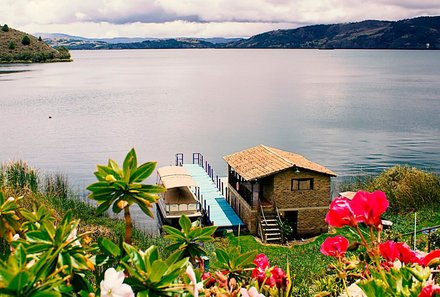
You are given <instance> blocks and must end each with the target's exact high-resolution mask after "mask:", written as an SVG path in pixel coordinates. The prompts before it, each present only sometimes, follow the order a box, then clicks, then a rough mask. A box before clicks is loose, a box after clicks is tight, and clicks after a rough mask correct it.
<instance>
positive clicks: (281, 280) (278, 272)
mask: <svg viewBox="0 0 440 297" xmlns="http://www.w3.org/2000/svg"><path fill="white" fill-rule="evenodd" d="M270 273H271V274H272V276H273V278H274V280H275V285H276V286H277V288H281V287H286V286H287V284H288V280H287V275H286V273H285V272H284V270H282V269H281V268H279V267H278V266H275V267H274V268H272V270H271V271H270Z"/></svg>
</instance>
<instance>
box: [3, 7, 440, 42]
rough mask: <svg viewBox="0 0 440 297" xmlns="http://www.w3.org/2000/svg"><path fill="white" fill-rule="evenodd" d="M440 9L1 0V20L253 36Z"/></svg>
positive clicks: (84, 32)
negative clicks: (281, 30) (309, 26)
mask: <svg viewBox="0 0 440 297" xmlns="http://www.w3.org/2000/svg"><path fill="white" fill-rule="evenodd" d="M425 15H427V16H433V15H440V0H1V5H0V24H4V23H6V24H8V25H9V26H10V27H12V28H15V29H18V30H21V31H25V32H28V33H37V32H38V33H66V34H70V35H76V36H83V37H90V38H111V37H158V38H170V37H249V36H252V35H255V34H258V33H262V32H266V31H270V30H275V29H291V28H297V27H300V26H305V25H311V24H330V23H344V22H355V21H361V20H365V19H378V20H400V19H406V18H412V17H416V16H425Z"/></svg>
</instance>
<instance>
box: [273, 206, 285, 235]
mask: <svg viewBox="0 0 440 297" xmlns="http://www.w3.org/2000/svg"><path fill="white" fill-rule="evenodd" d="M273 204H274V206H275V211H276V213H277V220H278V222H279V224H280V228H281V237H282V240H283V242H284V234H283V232H282V230H283V227H284V223H283V221H282V220H281V216H280V212H279V210H278V206H277V202H276V201H275V199H273Z"/></svg>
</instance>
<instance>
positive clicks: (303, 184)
mask: <svg viewBox="0 0 440 297" xmlns="http://www.w3.org/2000/svg"><path fill="white" fill-rule="evenodd" d="M291 190H292V191H300V190H313V178H292V184H291Z"/></svg>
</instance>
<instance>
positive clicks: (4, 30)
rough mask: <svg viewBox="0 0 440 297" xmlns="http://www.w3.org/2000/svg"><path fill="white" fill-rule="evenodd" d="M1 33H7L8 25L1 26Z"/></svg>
mask: <svg viewBox="0 0 440 297" xmlns="http://www.w3.org/2000/svg"><path fill="white" fill-rule="evenodd" d="M2 31H3V32H8V31H9V27H8V25H6V24H4V25H3V26H2Z"/></svg>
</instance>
